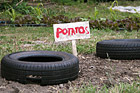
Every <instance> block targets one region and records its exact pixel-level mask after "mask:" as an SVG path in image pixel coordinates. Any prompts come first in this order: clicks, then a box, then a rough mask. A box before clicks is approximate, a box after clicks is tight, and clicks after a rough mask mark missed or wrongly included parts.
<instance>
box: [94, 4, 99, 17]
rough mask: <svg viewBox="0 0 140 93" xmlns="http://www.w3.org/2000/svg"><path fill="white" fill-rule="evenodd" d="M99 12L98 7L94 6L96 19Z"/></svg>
mask: <svg viewBox="0 0 140 93" xmlns="http://www.w3.org/2000/svg"><path fill="white" fill-rule="evenodd" d="M98 13H99V12H98V10H97V8H96V7H94V19H96V18H97V15H98Z"/></svg>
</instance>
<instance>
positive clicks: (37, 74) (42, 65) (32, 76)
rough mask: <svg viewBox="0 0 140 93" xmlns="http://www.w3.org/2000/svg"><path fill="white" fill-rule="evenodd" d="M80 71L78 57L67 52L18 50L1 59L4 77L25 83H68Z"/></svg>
mask: <svg viewBox="0 0 140 93" xmlns="http://www.w3.org/2000/svg"><path fill="white" fill-rule="evenodd" d="M41 59H42V60H41ZM78 72H79V60H78V58H77V57H75V56H74V55H72V54H69V53H65V52H55V51H25V52H16V53H12V54H8V55H6V56H4V57H3V58H2V61H1V75H2V77H3V78H5V79H7V80H12V81H18V82H20V83H23V84H26V83H32V82H33V83H38V84H40V85H53V84H60V83H66V82H68V81H71V80H74V79H76V78H77V77H78Z"/></svg>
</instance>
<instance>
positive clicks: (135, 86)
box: [73, 82, 140, 93]
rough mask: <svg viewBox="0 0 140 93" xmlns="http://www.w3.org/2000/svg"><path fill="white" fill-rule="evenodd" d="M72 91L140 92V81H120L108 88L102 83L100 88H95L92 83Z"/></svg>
mask: <svg viewBox="0 0 140 93" xmlns="http://www.w3.org/2000/svg"><path fill="white" fill-rule="evenodd" d="M73 93H140V83H139V82H133V83H131V84H128V83H120V84H116V85H114V87H110V88H108V87H107V86H106V85H104V86H103V87H102V88H97V87H95V86H93V85H92V84H89V85H84V86H81V88H80V89H78V90H76V89H75V90H74V91H73Z"/></svg>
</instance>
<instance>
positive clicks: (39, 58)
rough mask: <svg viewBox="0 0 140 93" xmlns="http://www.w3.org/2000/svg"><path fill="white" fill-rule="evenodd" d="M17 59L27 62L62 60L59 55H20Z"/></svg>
mask: <svg viewBox="0 0 140 93" xmlns="http://www.w3.org/2000/svg"><path fill="white" fill-rule="evenodd" d="M18 60H19V61H25V62H26V61H27V62H57V61H62V60H63V59H62V58H61V57H46V56H30V57H22V58H19V59H18Z"/></svg>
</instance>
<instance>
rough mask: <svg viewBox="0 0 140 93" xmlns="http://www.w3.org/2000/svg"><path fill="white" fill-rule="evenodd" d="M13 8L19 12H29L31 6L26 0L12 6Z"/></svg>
mask: <svg viewBox="0 0 140 93" xmlns="http://www.w3.org/2000/svg"><path fill="white" fill-rule="evenodd" d="M14 9H15V10H16V11H17V12H19V13H21V14H30V12H31V10H32V9H31V6H28V5H27V2H22V3H20V4H19V5H17V6H16V7H14Z"/></svg>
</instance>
